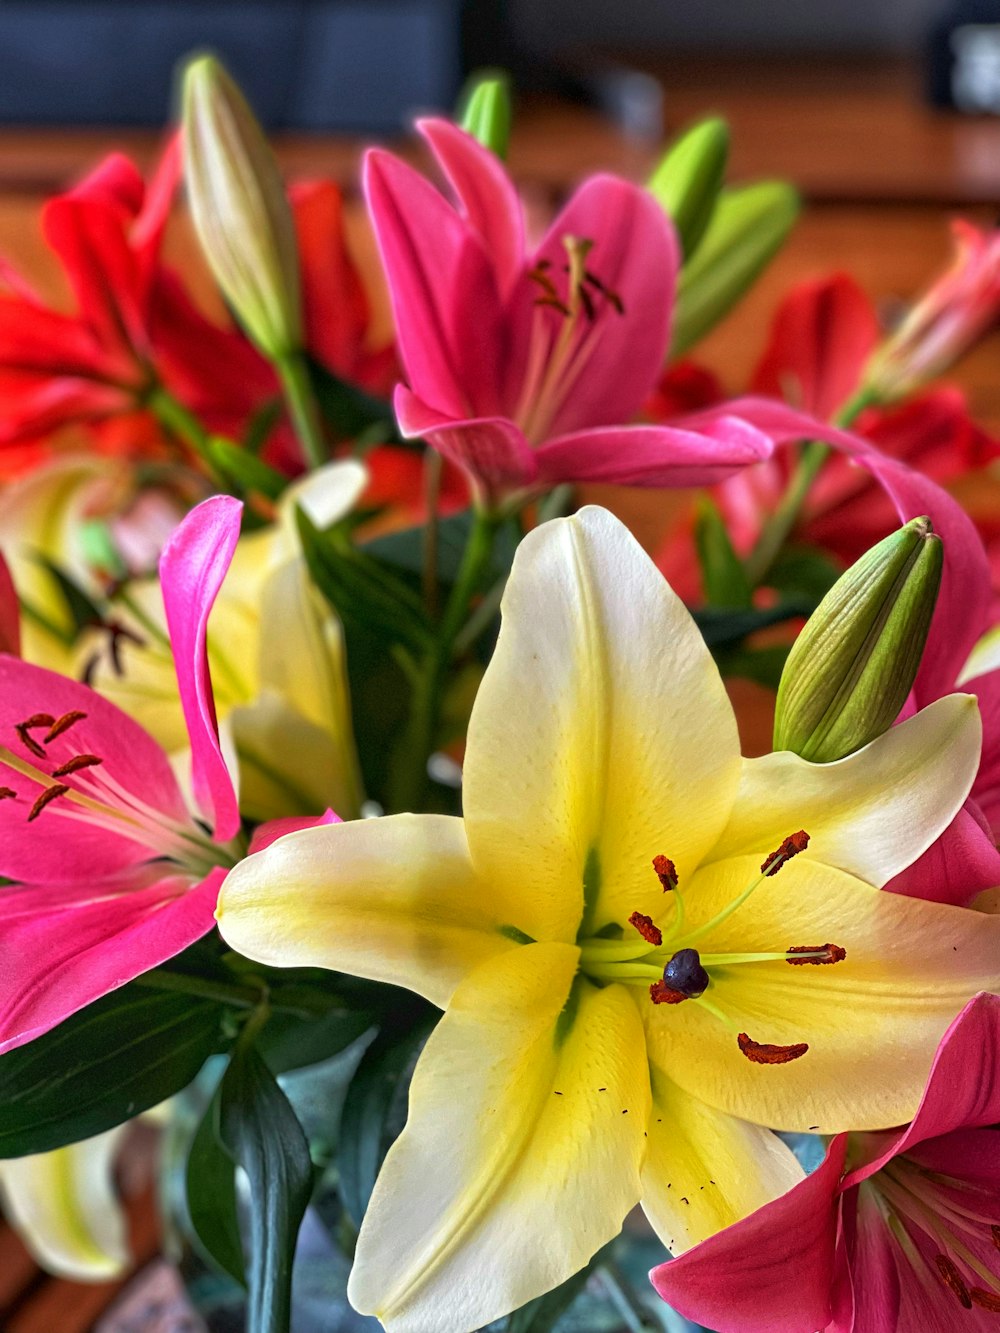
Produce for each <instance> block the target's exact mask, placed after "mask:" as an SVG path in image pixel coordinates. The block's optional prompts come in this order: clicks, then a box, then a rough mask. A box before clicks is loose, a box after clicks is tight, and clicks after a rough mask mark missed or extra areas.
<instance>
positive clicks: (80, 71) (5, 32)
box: [0, 0, 465, 133]
mask: <svg viewBox="0 0 1000 1333" xmlns="http://www.w3.org/2000/svg"><path fill="white" fill-rule="evenodd" d="M461 10H462V3H461V0H2V2H0V122H6V123H8V124H10V123H21V124H61V125H72V124H91V125H96V124H113V125H162V123H163V120H164V117H165V116H166V115H167V114H168V112H169V110H170V108H171V106H172V98H173V90H174V77H175V69H176V66H177V64H178V62H179V61H180V60H181V59H182V58H183V57H184V56H186V55H188V54H189V53H190V52H192V51H194V50H210V51H212V52H213V53H214V54H216V55H218V56H220V57H221V59H222V60H223V61H224V62H225V63H226V65H227V66H228V68H229V70H230V72H231V73H232V74H233V76H234V77H235V78H236V80H237V81H238V82H239V83H240V84H241V85H242V87H243V89H244V91H245V92H246V93H247V95H248V97H249V99H250V101H251V102H252V103H253V106H254V108H255V110H256V112H257V114H258V115H259V117H260V118H261V120H262V121H263V122H264V123H265V125H267V127H268V128H269V129H281V128H295V129H305V130H328V129H338V130H357V131H366V132H383V133H384V132H389V133H392V132H394V131H398V130H399V129H401V128H402V126H403V125H404V124H405V123H406V121H407V120H408V118H409V117H410V116H411V115H412V114H413V112H414V111H416V110H423V109H430V108H445V107H450V106H451V105H452V104H453V102H454V100H455V96H456V94H457V92H458V89H459V87H460V86H461V82H462V78H463V76H464V73H465V70H464V62H463V59H462V43H461V40H460V31H461V24H460V14H461Z"/></svg>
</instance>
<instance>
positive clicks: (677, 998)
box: [649, 981, 690, 1004]
mask: <svg viewBox="0 0 1000 1333" xmlns="http://www.w3.org/2000/svg"><path fill="white" fill-rule="evenodd" d="M649 998H650V999H651V1000H652V1001H653V1003H654V1004H680V1002H681V1000H687V999H690V996H688V995H685V994H684V992H683V991H680V990H674V989H673V987H671V986H668V985H667V983H666V982H665V981H654V982H653V984H652V986H650V988H649Z"/></svg>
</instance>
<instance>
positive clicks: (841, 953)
mask: <svg viewBox="0 0 1000 1333" xmlns="http://www.w3.org/2000/svg"><path fill="white" fill-rule="evenodd" d="M57 776H58V774H57ZM788 952H789V953H799V954H807V955H810V956H809V957H806V958H786V959H785V962H786V963H791V964H792V966H793V967H802V966H803V964H805V963H842V962H843V961H844V959H845V958H846V957H847V950H846V949H842V948H841V947H840V945H839V944H793V945H792V947H791V948H790V949H789V950H788Z"/></svg>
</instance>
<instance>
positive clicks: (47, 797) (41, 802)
mask: <svg viewBox="0 0 1000 1333" xmlns="http://www.w3.org/2000/svg"><path fill="white" fill-rule="evenodd" d="M68 791H69V787H67V786H66V784H65V782H57V783H55V785H54V786H52V787H46V788H45V790H44V791H43V792H42V794H41V795H40V796H39V798H38V800H37V801H36V802H35V804H34V805H33V806H32V807H31V809H30V810H29V811H28V823H29V824H30V823H31V821H32V820H33V819H37V818H38V816H39V815H40V814H41V813H42V811H43V810H44V809H45V807H46V806H47V805H49V804H50V803H51V802H52V801H54V800H55V799H56V797H57V796H65V795H66V793H67V792H68Z"/></svg>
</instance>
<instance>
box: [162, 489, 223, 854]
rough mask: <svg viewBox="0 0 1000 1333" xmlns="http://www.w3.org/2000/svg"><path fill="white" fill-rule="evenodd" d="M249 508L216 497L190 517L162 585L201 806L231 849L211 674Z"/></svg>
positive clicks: (168, 553) (170, 549) (165, 560)
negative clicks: (213, 640)
mask: <svg viewBox="0 0 1000 1333" xmlns="http://www.w3.org/2000/svg"><path fill="white" fill-rule="evenodd" d="M242 512H243V506H242V504H240V502H239V501H238V500H234V499H233V498H232V497H231V496H228V495H215V496H213V497H212V498H211V499H210V500H204V501H202V503H201V504H200V505H197V506H196V507H195V508H194V509H192V510H191V512H190V514H188V516H187V518H185V520H184V522H183V523H181V525H180V527H178V529H177V531H176V532H175V533H174V535H173V536H172V537H171V538H170V540H169V541H168V542H167V545H166V546H165V548H164V551H163V555H162V556H161V557H160V583H161V585H162V588H163V607H164V610H165V611H166V615H167V629H168V630H169V632H170V643H171V647H172V648H173V652H174V666H175V669H176V672H177V685H178V689H179V690H180V696H181V705H182V707H183V709H184V720H185V722H186V723H187V729H188V736H189V737H190V739H191V773H192V778H193V782H194V794H195V799H196V800H197V802H198V804H199V806H200V807H201V808H202V810H204V811H205V812H206V813H207V814H210V815H211V817H212V827H213V831H214V835H215V838H216V839H217V840H218V841H219V842H226V841H228V840H229V839H230V838H232V837H233V836H234V835H235V834H236V832H237V831H238V830H239V827H240V812H239V804H238V802H237V799H236V793H235V791H234V790H233V780H232V777H231V776H230V773H229V769H228V768H227V767H226V761H225V759H224V758H223V755H222V747H221V745H220V744H219V726H218V721H217V719H216V715H215V701H214V699H213V697H212V680H211V676H210V675H209V669H208V638H207V636H208V618H209V615H210V614H211V611H212V607H213V605H214V603H215V599H216V597H217V596H218V593H219V589H220V588H221V587H222V581H223V579H224V578H225V577H226V573H227V571H228V569H229V565H230V562H231V561H232V558H233V552H234V551H235V550H236V543H237V541H238V540H239V535H240V516H241V514H242Z"/></svg>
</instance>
